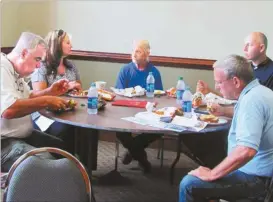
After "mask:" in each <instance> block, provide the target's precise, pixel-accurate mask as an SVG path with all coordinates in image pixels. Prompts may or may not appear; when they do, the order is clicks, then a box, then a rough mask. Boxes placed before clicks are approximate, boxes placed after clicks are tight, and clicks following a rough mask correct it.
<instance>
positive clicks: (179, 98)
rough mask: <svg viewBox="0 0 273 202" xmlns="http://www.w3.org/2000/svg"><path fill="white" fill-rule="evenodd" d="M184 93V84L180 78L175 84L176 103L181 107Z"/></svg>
mask: <svg viewBox="0 0 273 202" xmlns="http://www.w3.org/2000/svg"><path fill="white" fill-rule="evenodd" d="M184 91H185V82H184V80H183V77H182V76H180V77H179V78H178V81H177V84H176V103H177V104H178V105H179V106H180V107H182V104H183V99H182V98H183V93H184Z"/></svg>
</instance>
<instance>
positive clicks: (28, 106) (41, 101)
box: [1, 96, 67, 119]
mask: <svg viewBox="0 0 273 202" xmlns="http://www.w3.org/2000/svg"><path fill="white" fill-rule="evenodd" d="M11 101H12V100H11ZM4 102H5V101H4ZM12 102H13V103H12V104H11V105H10V106H9V107H7V108H6V109H5V108H3V107H2V106H3V105H5V106H8V105H9V104H8V103H3V104H1V117H3V118H5V119H14V118H20V117H23V116H26V115H29V114H31V113H33V112H35V111H39V110H41V109H44V108H46V107H49V108H52V109H55V110H56V109H63V108H65V107H66V105H67V102H66V101H65V100H64V99H61V98H58V97H54V96H42V97H36V98H30V99H17V100H13V101H12Z"/></svg>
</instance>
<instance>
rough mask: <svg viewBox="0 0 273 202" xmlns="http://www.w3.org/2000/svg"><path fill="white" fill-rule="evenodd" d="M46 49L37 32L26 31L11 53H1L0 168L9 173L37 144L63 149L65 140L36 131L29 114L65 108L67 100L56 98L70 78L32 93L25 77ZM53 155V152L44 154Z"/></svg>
mask: <svg viewBox="0 0 273 202" xmlns="http://www.w3.org/2000/svg"><path fill="white" fill-rule="evenodd" d="M46 49H47V45H46V43H45V41H44V40H43V39H42V38H41V37H40V36H38V35H35V34H33V33H29V32H23V33H22V34H21V36H20V38H19V40H18V42H17V44H16V46H15V48H14V49H13V50H12V52H11V53H9V54H7V55H5V54H3V53H1V171H2V172H8V171H9V169H10V167H11V166H12V164H13V163H14V162H15V161H16V160H17V159H18V158H19V157H20V156H21V155H23V154H24V153H26V152H28V151H29V150H31V149H33V148H35V147H43V146H49V147H58V148H63V142H62V141H61V140H60V139H58V138H55V137H53V136H50V135H47V134H44V133H41V132H38V131H35V130H33V125H32V121H31V116H30V114H31V113H32V112H35V111H38V110H41V109H44V108H51V109H53V110H56V109H61V108H65V107H66V106H67V105H68V103H67V101H66V100H64V99H62V98H59V97H56V95H61V94H63V93H64V92H66V91H67V81H66V80H60V81H58V82H56V83H54V84H53V85H52V86H51V87H50V88H47V89H45V90H43V91H36V92H30V90H29V87H28V85H27V83H26V82H25V81H24V77H27V76H29V75H30V74H31V73H32V72H33V71H34V70H35V68H38V67H39V66H40V61H41V59H42V58H43V57H44V55H45V52H46ZM41 156H43V157H44V158H52V156H51V155H50V154H42V155H41Z"/></svg>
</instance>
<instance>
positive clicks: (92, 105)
mask: <svg viewBox="0 0 273 202" xmlns="http://www.w3.org/2000/svg"><path fill="white" fill-rule="evenodd" d="M87 105H88V109H97V108H98V98H97V97H88V101H87Z"/></svg>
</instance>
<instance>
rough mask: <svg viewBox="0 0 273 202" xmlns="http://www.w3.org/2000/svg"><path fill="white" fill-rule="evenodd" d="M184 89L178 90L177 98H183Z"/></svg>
mask: <svg viewBox="0 0 273 202" xmlns="http://www.w3.org/2000/svg"><path fill="white" fill-rule="evenodd" d="M183 93H184V90H176V99H178V100H182V97H183Z"/></svg>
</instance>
